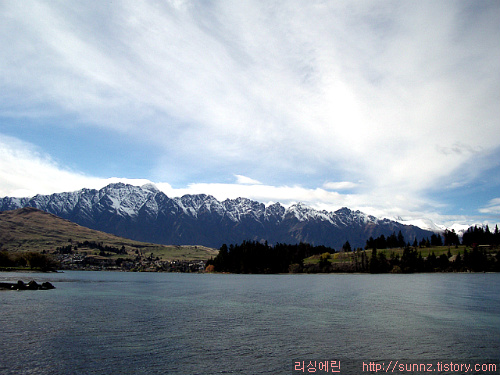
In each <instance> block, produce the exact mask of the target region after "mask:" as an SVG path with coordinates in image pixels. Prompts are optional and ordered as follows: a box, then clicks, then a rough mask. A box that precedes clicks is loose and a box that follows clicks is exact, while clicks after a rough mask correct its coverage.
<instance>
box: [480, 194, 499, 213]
mask: <svg viewBox="0 0 500 375" xmlns="http://www.w3.org/2000/svg"><path fill="white" fill-rule="evenodd" d="M479 212H481V213H483V214H491V215H500V198H494V199H492V200H490V201H489V202H488V205H487V206H486V207H483V208H480V209H479Z"/></svg>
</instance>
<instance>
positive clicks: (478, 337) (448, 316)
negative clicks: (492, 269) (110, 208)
mask: <svg viewBox="0 0 500 375" xmlns="http://www.w3.org/2000/svg"><path fill="white" fill-rule="evenodd" d="M19 279H21V280H23V281H25V282H27V281H29V280H31V279H34V280H36V281H37V282H39V283H41V282H44V281H49V282H51V283H53V284H54V286H55V287H56V289H54V290H49V291H0V323H1V328H0V343H1V347H0V373H2V374H16V375H17V374H221V373H229V374H299V373H311V372H312V370H313V368H314V369H315V370H316V373H317V374H323V373H333V371H337V370H339V369H340V372H336V373H337V374H339V373H340V374H360V373H362V370H363V369H364V370H365V372H368V371H369V369H370V368H369V367H367V366H368V364H369V363H372V364H373V367H371V369H372V370H373V369H381V368H382V367H379V368H377V367H375V365H379V366H384V368H385V367H388V365H389V363H390V364H391V366H394V365H395V364H396V361H398V362H397V366H396V367H391V368H392V369H393V370H394V369H396V371H400V370H401V369H403V370H404V368H401V367H400V366H401V365H404V364H406V363H410V364H411V363H417V364H418V363H423V362H425V363H426V364H432V365H433V369H434V372H435V373H442V374H447V373H450V374H456V373H462V372H463V371H462V372H456V371H454V368H453V367H450V366H449V364H450V363H453V364H457V363H458V364H472V365H474V364H480V365H482V364H483V363H486V362H487V363H496V364H497V367H498V364H499V362H500V274H457V273H453V274H411V275H399V274H394V275H392V274H383V275H369V274H325V275H305V274H304V275H302V274H301V275H222V274H175V273H121V272H84V271H73V272H70V271H67V272H65V273H57V274H42V273H39V274H38V273H10V272H9V273H0V281H9V282H16V281H17V280H19ZM315 362H316V363H315ZM338 362H340V368H339V367H338ZM302 363H303V365H302ZM363 364H364V365H365V367H364V368H363ZM439 364H441V367H439ZM332 365H333V366H332ZM444 365H448V367H444ZM302 366H303V369H302ZM308 366H309V367H308ZM320 366H321V368H320ZM326 366H329V367H327V368H326ZM479 368H481V367H479ZM498 368H499V370H500V367H498ZM455 369H456V368H455ZM484 369H486V367H485V368H484ZM393 372H394V371H393ZM374 373H375V372H374ZM399 373H410V372H399ZM415 373H419V372H415ZM463 373H465V372H463ZM481 373H500V371H497V372H491V371H490V372H481Z"/></svg>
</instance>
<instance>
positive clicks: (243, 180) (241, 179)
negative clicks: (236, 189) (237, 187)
mask: <svg viewBox="0 0 500 375" xmlns="http://www.w3.org/2000/svg"><path fill="white" fill-rule="evenodd" d="M234 176H235V177H236V183H237V184H243V185H261V184H262V182H260V181H257V180H254V179H253V178H250V177H247V176H242V175H240V174H235V175H234Z"/></svg>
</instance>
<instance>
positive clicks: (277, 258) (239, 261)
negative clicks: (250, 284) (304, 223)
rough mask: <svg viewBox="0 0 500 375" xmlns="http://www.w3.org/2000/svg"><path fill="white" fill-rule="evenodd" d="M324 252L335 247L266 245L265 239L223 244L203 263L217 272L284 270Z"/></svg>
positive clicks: (330, 251)
mask: <svg viewBox="0 0 500 375" xmlns="http://www.w3.org/2000/svg"><path fill="white" fill-rule="evenodd" d="M326 252H329V253H334V252H335V250H334V249H332V248H330V247H326V246H312V245H310V244H307V243H299V244H295V245H289V244H282V243H277V244H276V245H275V246H269V244H268V243H267V242H265V243H260V242H257V241H243V243H242V244H241V245H233V244H231V245H229V247H228V246H227V245H226V244H224V245H222V246H221V248H220V251H219V254H218V255H217V256H216V257H215V258H214V259H210V260H209V261H208V262H207V263H206V267H207V269H208V267H210V266H213V269H214V270H215V271H217V272H231V273H286V272H289V269H290V267H291V266H292V265H297V266H299V267H300V266H301V265H302V264H303V261H304V259H305V258H308V257H310V256H312V255H317V254H322V253H326ZM210 268H211V269H212V267H210Z"/></svg>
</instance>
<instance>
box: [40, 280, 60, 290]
mask: <svg viewBox="0 0 500 375" xmlns="http://www.w3.org/2000/svg"><path fill="white" fill-rule="evenodd" d="M55 288H56V287H55V286H54V285H52V284H51V283H49V282H48V281H46V282H44V283H43V284H42V286H41V287H40V289H41V290H49V289H55Z"/></svg>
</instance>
